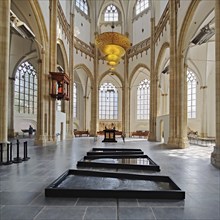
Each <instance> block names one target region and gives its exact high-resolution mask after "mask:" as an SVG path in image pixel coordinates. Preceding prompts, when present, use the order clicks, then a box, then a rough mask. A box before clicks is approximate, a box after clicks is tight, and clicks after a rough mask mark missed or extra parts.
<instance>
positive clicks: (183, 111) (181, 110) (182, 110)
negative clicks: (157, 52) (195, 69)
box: [176, 51, 189, 148]
mask: <svg viewBox="0 0 220 220" xmlns="http://www.w3.org/2000/svg"><path fill="white" fill-rule="evenodd" d="M180 53H181V51H178V52H177V61H178V62H177V68H176V70H177V74H176V75H177V87H176V88H178V89H176V94H177V96H176V98H177V99H176V103H177V108H176V118H177V126H176V132H177V137H176V138H177V139H176V144H177V147H178V148H185V147H188V146H189V141H188V137H187V77H186V75H187V67H186V65H184V59H183V56H182V55H180Z"/></svg>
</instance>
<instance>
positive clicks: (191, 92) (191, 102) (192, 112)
mask: <svg viewBox="0 0 220 220" xmlns="http://www.w3.org/2000/svg"><path fill="white" fill-rule="evenodd" d="M196 84H197V79H196V75H195V73H194V72H193V71H192V70H190V69H187V101H188V102H187V103H188V104H187V112H188V118H196Z"/></svg>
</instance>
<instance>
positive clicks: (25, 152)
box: [22, 141, 30, 161]
mask: <svg viewBox="0 0 220 220" xmlns="http://www.w3.org/2000/svg"><path fill="white" fill-rule="evenodd" d="M29 159H30V157H28V156H27V141H25V142H24V158H23V159H22V160H23V161H27V160H29Z"/></svg>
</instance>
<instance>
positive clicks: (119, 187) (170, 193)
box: [45, 170, 185, 199]
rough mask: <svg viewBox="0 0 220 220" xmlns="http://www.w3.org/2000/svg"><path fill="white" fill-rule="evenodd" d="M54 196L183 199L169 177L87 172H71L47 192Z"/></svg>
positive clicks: (183, 193)
mask: <svg viewBox="0 0 220 220" xmlns="http://www.w3.org/2000/svg"><path fill="white" fill-rule="evenodd" d="M45 195H46V196H51V197H111V198H119V197H120V198H155V199H184V198H185V192H183V191H181V189H180V188H179V187H178V186H177V185H176V184H175V183H174V182H173V181H172V180H171V179H170V178H169V177H168V176H156V175H137V174H128V173H110V172H97V171H88V170H68V171H66V172H65V173H64V174H63V175H61V176H60V177H59V178H58V179H56V180H55V181H54V182H53V183H52V184H50V185H49V186H48V187H47V188H46V189H45Z"/></svg>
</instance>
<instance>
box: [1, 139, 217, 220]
mask: <svg viewBox="0 0 220 220" xmlns="http://www.w3.org/2000/svg"><path fill="white" fill-rule="evenodd" d="M23 140H24V139H23ZM23 140H20V142H22V141H23ZM27 140H28V156H30V157H31V159H30V160H29V161H26V162H23V163H19V164H12V165H7V166H6V165H1V166H0V220H11V219H19V220H26V219H27V220H32V219H34V220H39V219H45V220H46V219H48V220H49V219H52V220H65V219H75V220H125V219H130V220H142V219H152V220H153V219H154V220H157V219H167V220H180V219H187V220H196V219H203V220H219V219H220V170H219V169H216V168H215V167H213V166H212V165H211V164H210V155H211V152H212V151H213V147H212V146H208V147H204V146H203V147H202V146H190V147H189V148H187V149H179V150H171V149H166V147H164V146H163V145H161V144H160V143H153V142H148V141H147V140H145V139H141V138H140V139H138V138H137V139H133V138H126V142H125V143H123V141H122V140H121V138H118V139H117V140H118V143H102V137H99V138H98V140H97V141H95V140H94V139H93V138H90V137H82V138H75V139H73V140H67V141H65V142H60V143H58V144H57V145H50V146H47V147H39V146H34V144H33V140H31V139H27ZM92 147H126V148H129V147H130V148H140V149H142V150H143V151H144V152H145V154H147V155H148V156H150V157H151V159H153V160H154V161H155V162H156V163H157V164H158V165H160V167H161V172H160V173H157V172H155V173H153V174H155V175H159V174H161V175H168V176H170V177H171V178H172V180H173V181H174V182H175V183H176V184H177V185H178V186H179V187H180V188H181V189H182V190H184V191H185V192H186V199H185V200H179V201H173V200H170V201H169V200H148V199H123V198H121V199H115V198H106V199H102V198H48V197H47V198H46V197H45V196H44V189H45V187H47V186H48V185H49V184H50V183H51V182H53V181H54V180H55V179H56V178H57V177H59V176H60V175H61V174H62V173H64V172H65V171H66V170H67V169H69V168H76V163H77V161H78V160H80V159H81V158H82V157H83V156H84V155H85V154H86V152H87V151H89V150H91V148H92ZM13 148H14V151H15V152H16V146H13ZM21 153H22V152H21ZM119 172H121V171H119ZM123 172H124V171H123ZM127 172H134V171H131V170H130V171H127ZM136 172H138V171H136ZM151 174H152V173H151Z"/></svg>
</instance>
